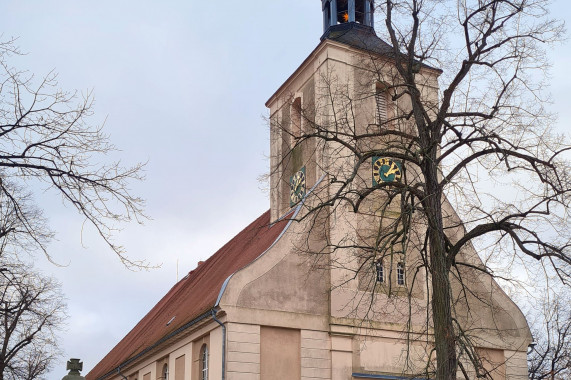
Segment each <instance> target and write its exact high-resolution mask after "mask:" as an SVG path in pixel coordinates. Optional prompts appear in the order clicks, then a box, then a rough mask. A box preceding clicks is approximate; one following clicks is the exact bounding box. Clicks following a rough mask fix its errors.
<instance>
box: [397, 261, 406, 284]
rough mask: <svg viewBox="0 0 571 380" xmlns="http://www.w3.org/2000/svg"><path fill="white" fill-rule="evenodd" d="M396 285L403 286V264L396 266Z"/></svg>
mask: <svg viewBox="0 0 571 380" xmlns="http://www.w3.org/2000/svg"><path fill="white" fill-rule="evenodd" d="M397 284H399V285H404V264H403V263H398V264H397Z"/></svg>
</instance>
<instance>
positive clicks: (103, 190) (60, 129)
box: [0, 41, 144, 267]
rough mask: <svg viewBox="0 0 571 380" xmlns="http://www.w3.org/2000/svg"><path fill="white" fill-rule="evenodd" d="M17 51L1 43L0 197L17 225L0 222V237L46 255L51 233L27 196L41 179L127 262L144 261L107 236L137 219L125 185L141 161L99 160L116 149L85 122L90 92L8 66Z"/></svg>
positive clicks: (136, 203)
mask: <svg viewBox="0 0 571 380" xmlns="http://www.w3.org/2000/svg"><path fill="white" fill-rule="evenodd" d="M17 54H19V51H18V49H17V48H16V46H15V45H14V41H4V42H0V197H2V207H4V208H9V209H10V210H11V213H13V215H14V216H15V219H13V221H16V219H17V223H18V227H17V230H13V229H11V227H10V226H8V225H3V226H1V227H0V238H2V237H3V236H4V234H6V233H13V232H15V233H17V234H18V236H20V237H22V236H24V239H25V240H26V241H27V242H28V243H30V244H33V245H34V246H35V249H40V250H42V251H43V252H44V253H45V254H46V255H48V251H47V243H48V242H49V241H50V238H51V237H52V235H53V232H52V231H51V230H50V229H49V227H48V225H47V224H46V223H45V221H44V219H42V218H41V217H40V218H39V219H38V218H37V217H38V216H39V215H40V211H41V210H40V209H38V208H37V207H35V206H34V204H33V203H32V201H31V193H32V189H34V188H35V189H38V187H37V186H36V185H38V184H40V185H42V186H43V187H44V188H47V189H50V190H55V191H56V192H58V193H59V194H60V195H61V197H62V199H63V201H64V203H66V204H68V205H71V206H73V207H75V208H76V209H77V211H78V212H79V213H80V214H81V215H82V216H83V217H84V218H85V219H86V220H87V221H88V222H90V223H91V224H92V225H93V226H94V227H95V228H96V230H97V231H98V233H99V235H101V237H102V238H103V239H104V240H105V242H106V243H107V244H108V245H109V247H110V248H111V249H112V250H113V251H114V252H115V253H117V254H118V256H119V257H120V259H121V260H122V261H123V263H124V264H125V265H127V266H129V267H132V266H140V265H144V263H142V262H134V261H131V260H129V259H128V258H127V257H126V256H125V255H124V251H123V248H122V247H121V246H120V245H118V244H116V243H115V242H113V241H112V236H113V233H114V232H115V231H116V229H117V228H118V227H119V223H122V222H128V221H131V220H137V221H140V220H141V217H142V216H143V214H142V206H143V201H142V200H141V199H140V198H137V197H135V196H133V195H132V194H131V193H130V191H129V189H128V184H129V182H130V181H131V180H138V179H141V168H142V165H141V164H136V165H134V166H132V167H123V166H122V165H121V163H120V162H110V163H105V162H109V159H108V158H107V157H106V156H107V155H109V154H110V153H112V152H114V151H115V150H116V149H115V147H114V146H113V145H112V144H111V143H110V142H109V139H108V137H107V136H106V135H105V134H104V133H103V131H102V127H98V126H92V125H90V124H89V121H90V116H91V115H92V113H93V108H92V107H93V96H92V94H91V93H86V94H79V93H77V92H71V93H70V92H65V91H62V90H60V89H59V88H58V84H57V81H56V79H57V75H56V74H55V73H53V72H52V73H50V74H48V75H47V76H46V77H44V78H41V79H40V80H37V78H35V77H34V76H33V75H31V74H29V73H28V72H26V71H24V70H18V69H16V68H14V67H12V66H10V64H9V60H10V57H12V56H13V55H17ZM32 210H33V211H32ZM14 236H15V235H14ZM48 257H49V255H48Z"/></svg>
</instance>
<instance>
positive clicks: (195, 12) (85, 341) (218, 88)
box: [0, 0, 571, 380]
mask: <svg viewBox="0 0 571 380" xmlns="http://www.w3.org/2000/svg"><path fill="white" fill-rule="evenodd" d="M320 4H321V2H320V1H318V0H287V1H286V0H269V1H268V0H249V1H230V0H225V1H213V0H206V1H198V0H186V1H177V0H162V1H156V0H155V1H148V0H137V1H134V0H97V1H85V0H43V1H39V0H33V1H32V0H27V1H24V0H20V1H16V0H0V33H2V34H3V38H4V39H6V38H9V37H18V45H19V46H20V48H21V50H22V51H24V52H27V53H28V54H27V55H26V56H23V57H20V58H18V59H17V60H14V61H13V62H12V63H13V64H15V65H17V66H18V67H20V68H26V69H28V70H30V71H31V72H33V73H35V74H36V75H38V76H43V75H45V74H47V73H48V72H49V71H50V70H55V71H57V72H58V73H59V83H60V85H61V87H62V88H64V89H68V90H73V89H78V90H81V91H88V90H93V91H94V94H95V98H96V104H95V112H96V114H95V116H94V118H93V124H101V123H103V122H104V121H105V130H106V132H107V133H108V134H110V135H111V140H112V142H113V143H114V144H115V145H117V146H118V147H119V148H120V149H121V152H120V155H119V156H118V157H120V158H121V160H122V161H124V162H125V163H126V164H129V163H131V164H132V163H135V162H138V161H148V164H147V166H146V177H147V178H146V181H144V182H142V183H134V184H133V186H132V188H133V192H134V193H136V194H137V195H139V196H141V197H143V198H145V199H146V200H147V209H146V211H147V213H148V214H149V215H150V216H151V217H152V220H149V221H147V222H146V223H145V225H144V226H138V225H131V226H128V227H127V228H125V229H124V230H123V231H122V232H121V233H120V234H119V236H118V238H117V240H118V241H119V242H121V243H122V244H123V245H125V247H126V248H127V250H128V255H129V256H130V257H132V258H133V259H144V260H147V261H149V262H151V263H155V264H162V266H161V268H160V269H156V270H152V271H149V272H145V271H144V272H132V271H129V270H127V269H125V268H124V267H123V266H122V264H121V263H120V261H119V260H118V259H117V258H116V257H115V256H114V254H113V253H112V252H111V251H110V250H109V249H108V248H107V247H106V246H105V245H104V243H103V242H102V241H101V240H100V239H98V238H97V237H95V236H94V234H93V231H91V230H90V229H89V228H87V230H85V231H84V233H83V234H82V233H81V231H82V222H83V220H82V219H81V218H79V217H78V216H77V215H76V213H75V212H74V211H73V210H71V209H66V208H64V207H62V204H61V201H60V199H59V198H58V197H57V196H55V195H53V194H45V195H42V197H41V198H39V199H38V201H40V202H42V204H41V206H42V207H43V208H44V209H45V210H46V215H47V216H48V217H49V220H50V223H51V225H52V226H53V228H54V229H56V230H57V232H58V235H57V238H58V241H56V242H54V243H53V244H52V245H51V246H50V249H51V252H52V254H53V258H54V260H55V261H56V262H57V263H60V264H63V265H65V266H62V267H58V266H55V265H53V264H50V263H49V262H47V260H46V259H45V258H44V257H43V256H37V257H36V263H37V266H38V267H40V268H42V270H43V271H44V272H46V273H50V274H52V275H54V276H56V277H57V278H58V279H59V280H60V281H62V283H63V289H64V292H65V295H66V297H67V299H68V304H69V315H70V318H69V324H68V326H67V332H66V333H65V334H64V335H63V337H62V338H63V341H62V342H63V347H64V349H65V360H67V358H69V357H78V358H81V359H82V360H83V361H84V369H85V370H84V371H83V374H86V373H87V372H88V371H89V370H90V369H91V368H92V367H93V366H94V365H95V364H96V363H97V362H98V361H99V360H100V359H101V358H102V357H103V356H104V355H105V354H106V353H107V352H108V351H109V350H110V349H111V348H112V347H113V346H114V345H115V344H116V343H117V342H118V341H119V340H120V339H121V338H122V337H123V336H124V335H125V334H126V333H127V332H128V331H129V330H130V329H131V328H132V327H133V326H134V325H135V324H136V323H137V322H138V321H139V320H140V318H141V317H142V316H143V315H144V314H145V313H146V312H147V311H148V310H149V309H150V308H151V307H152V306H153V305H154V304H155V303H156V302H157V301H158V300H159V299H160V297H161V296H162V295H164V294H165V293H166V292H167V291H168V289H169V288H170V287H171V286H173V285H174V283H175V282H176V280H177V277H176V276H177V262H178V268H179V273H180V274H179V277H182V276H184V274H185V273H186V272H188V271H190V270H192V269H193V268H194V267H195V266H196V263H197V262H198V261H199V260H204V259H206V258H208V257H209V256H210V255H211V254H212V253H214V252H215V251H216V250H217V248H219V247H220V246H221V245H223V244H224V243H225V242H226V241H227V240H229V239H230V238H231V237H232V236H234V235H235V234H236V233H238V232H239V231H240V230H241V229H242V228H243V227H245V226H246V225H247V224H248V223H249V222H251V221H252V220H253V219H255V218H256V217H257V216H259V215H260V214H261V213H263V212H264V211H265V210H267V209H268V208H269V200H268V197H267V194H265V193H264V192H263V191H262V190H261V188H262V187H263V186H262V185H261V184H260V183H259V182H258V177H259V176H260V175H262V174H264V173H265V172H267V171H268V163H269V162H268V160H267V156H268V154H269V132H268V128H267V126H266V124H265V122H264V120H263V116H264V115H267V110H266V109H265V107H264V103H265V101H266V100H267V99H268V98H269V96H270V95H272V94H273V92H274V91H275V90H276V89H277V88H278V87H279V85H280V84H281V83H283V81H285V79H287V77H288V76H289V75H290V74H291V73H292V72H293V71H294V70H295V69H296V68H297V67H298V65H299V64H300V63H301V62H302V61H303V59H305V57H306V56H307V55H308V54H309V53H310V52H311V51H312V50H313V48H314V47H315V46H317V44H318V42H319V37H320V36H321V34H322V16H321V5H320ZM552 9H553V13H554V14H555V15H556V16H558V17H561V18H564V19H566V20H569V21H571V6H570V5H569V4H568V1H565V0H557V1H555V3H554V5H553V7H552ZM377 21H378V20H377ZM550 54H551V57H552V61H553V63H554V67H553V70H552V93H553V97H554V99H555V104H554V105H553V110H554V111H558V112H559V113H560V122H559V125H558V128H559V129H560V130H561V131H566V132H567V133H568V132H569V122H570V121H571V107H569V105H570V104H569V103H570V100H569V90H570V89H571V79H570V77H569V75H568V71H569V67H571V53H570V45H569V44H566V45H564V46H562V47H561V48H558V49H556V50H555V51H552V52H551V53H550ZM65 360H62V361H61V362H60V363H58V366H57V368H56V369H55V371H53V372H52V374H51V375H50V376H49V379H50V380H56V379H57V380H59V379H61V378H62V377H63V376H64V375H65V374H66V371H65Z"/></svg>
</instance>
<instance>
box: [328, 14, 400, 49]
mask: <svg viewBox="0 0 571 380" xmlns="http://www.w3.org/2000/svg"><path fill="white" fill-rule="evenodd" d="M324 40H331V41H336V42H340V43H342V44H345V45H349V46H351V47H354V48H357V49H361V50H367V51H371V52H373V53H377V54H380V55H384V56H392V55H393V54H394V52H393V48H392V47H391V45H389V44H388V43H386V42H385V41H383V40H382V39H380V38H379V37H377V35H376V34H375V30H374V29H373V28H372V27H371V26H366V25H361V24H358V23H356V22H347V23H344V24H337V25H333V26H330V27H329V28H328V29H327V30H326V31H325V33H324V34H323V36H321V41H324Z"/></svg>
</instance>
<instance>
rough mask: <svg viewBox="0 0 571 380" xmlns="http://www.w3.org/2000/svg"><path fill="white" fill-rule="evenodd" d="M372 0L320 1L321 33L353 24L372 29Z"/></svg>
mask: <svg viewBox="0 0 571 380" xmlns="http://www.w3.org/2000/svg"><path fill="white" fill-rule="evenodd" d="M373 3H374V0H321V7H322V9H323V33H325V32H327V29H329V28H330V27H331V26H335V25H338V24H345V23H348V22H354V23H357V24H361V25H363V26H368V27H371V28H372V27H373V25H374V18H373V14H374V12H373V10H374V4H373Z"/></svg>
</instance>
